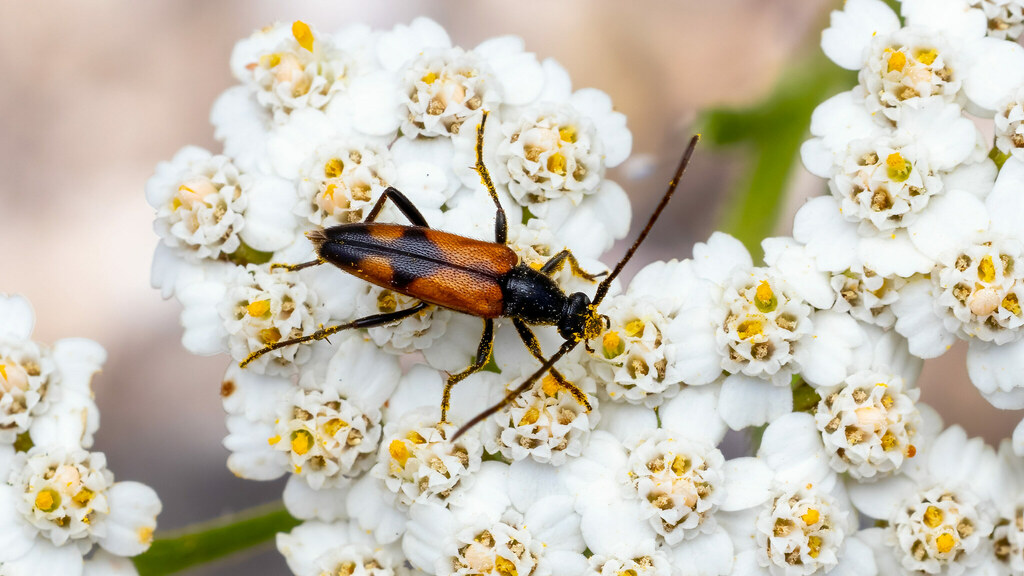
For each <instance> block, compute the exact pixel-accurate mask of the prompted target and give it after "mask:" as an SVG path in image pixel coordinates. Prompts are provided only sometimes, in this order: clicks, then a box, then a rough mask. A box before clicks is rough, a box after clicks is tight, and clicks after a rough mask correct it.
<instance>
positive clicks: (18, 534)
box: [0, 476, 43, 564]
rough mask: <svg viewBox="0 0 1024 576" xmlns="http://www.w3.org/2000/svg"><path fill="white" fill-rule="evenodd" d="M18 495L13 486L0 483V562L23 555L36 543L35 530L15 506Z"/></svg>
mask: <svg viewBox="0 0 1024 576" xmlns="http://www.w3.org/2000/svg"><path fill="white" fill-rule="evenodd" d="M5 478H6V476H5ZM20 497H21V496H20V495H19V494H18V493H17V492H16V491H15V489H14V487H13V486H8V485H7V484H6V483H3V484H0V564H3V563H6V562H11V561H12V560H17V559H18V558H21V557H23V556H24V555H25V554H27V553H28V552H29V550H31V549H32V546H33V545H35V544H36V540H37V539H36V534H37V530H36V529H35V527H33V526H32V525H30V524H29V523H28V522H26V521H25V519H24V518H23V517H22V515H21V512H18V510H17V509H16V508H15V502H16V501H17V499H18V498H20ZM38 540H39V542H43V539H42V538H40V539H38Z"/></svg>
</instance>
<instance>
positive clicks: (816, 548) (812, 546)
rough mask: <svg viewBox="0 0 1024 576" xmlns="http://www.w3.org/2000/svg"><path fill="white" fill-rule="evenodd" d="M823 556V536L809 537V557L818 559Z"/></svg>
mask: <svg viewBox="0 0 1024 576" xmlns="http://www.w3.org/2000/svg"><path fill="white" fill-rule="evenodd" d="M818 554H821V536H809V537H808V538H807V555H808V556H810V557H811V558H817V557H818Z"/></svg>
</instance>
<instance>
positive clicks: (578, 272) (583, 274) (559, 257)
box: [540, 248, 608, 282]
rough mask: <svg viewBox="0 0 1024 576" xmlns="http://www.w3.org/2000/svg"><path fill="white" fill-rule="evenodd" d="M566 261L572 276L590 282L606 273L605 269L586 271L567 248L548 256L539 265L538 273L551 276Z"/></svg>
mask: <svg viewBox="0 0 1024 576" xmlns="http://www.w3.org/2000/svg"><path fill="white" fill-rule="evenodd" d="M566 261H568V262H569V269H570V270H572V274H573V276H579V277H580V278H584V279H586V280H589V281H591V282H595V281H597V279H598V278H600V277H601V276H605V275H607V274H608V272H607V271H605V272H599V273H597V274H591V273H589V272H587V271H586V270H584V269H583V268H582V267H581V266H580V262H579V260H577V259H576V256H574V255H573V253H572V251H570V250H569V249H568V248H566V249H565V250H562V251H561V252H559V253H558V254H555V255H554V256H552V257H551V258H549V259H548V261H547V262H545V263H544V265H543V266H541V267H540V273H541V274H543V275H545V276H551V275H552V274H555V273H556V272H558V271H559V270H561V269H562V268H563V267H564V266H565V263H566Z"/></svg>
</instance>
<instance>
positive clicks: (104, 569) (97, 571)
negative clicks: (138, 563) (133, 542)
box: [82, 549, 139, 576]
mask: <svg viewBox="0 0 1024 576" xmlns="http://www.w3.org/2000/svg"><path fill="white" fill-rule="evenodd" d="M138 575H139V572H138V571H137V570H136V569H135V564H132V561H131V560H129V559H128V558H122V557H120V556H114V555H113V554H110V553H109V552H107V551H106V550H102V549H100V550H96V551H95V552H93V555H92V557H91V558H89V559H88V560H86V561H85V569H84V570H83V571H82V576H138Z"/></svg>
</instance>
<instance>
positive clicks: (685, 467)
mask: <svg viewBox="0 0 1024 576" xmlns="http://www.w3.org/2000/svg"><path fill="white" fill-rule="evenodd" d="M689 470H690V461H689V460H687V459H686V457H685V456H676V457H675V458H673V459H672V471H673V472H675V474H676V476H682V475H683V474H686V473H687V472H688V471H689Z"/></svg>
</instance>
